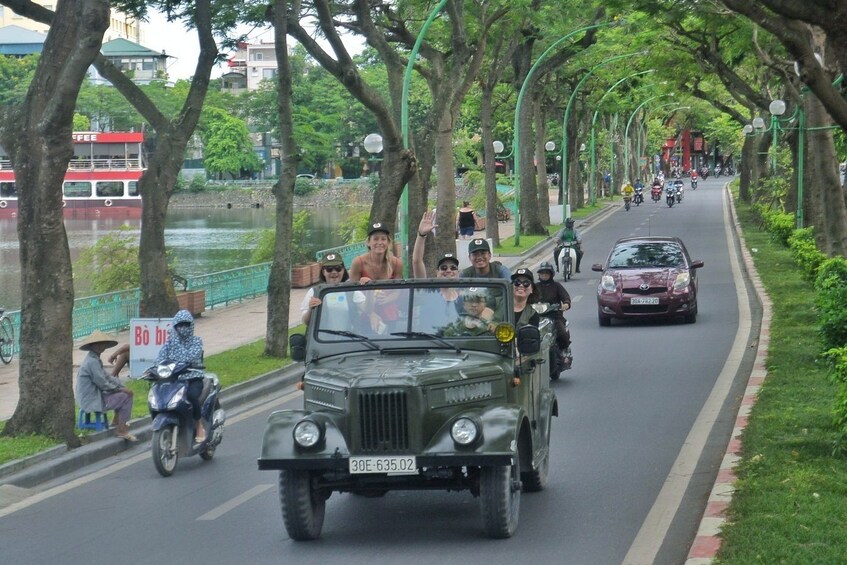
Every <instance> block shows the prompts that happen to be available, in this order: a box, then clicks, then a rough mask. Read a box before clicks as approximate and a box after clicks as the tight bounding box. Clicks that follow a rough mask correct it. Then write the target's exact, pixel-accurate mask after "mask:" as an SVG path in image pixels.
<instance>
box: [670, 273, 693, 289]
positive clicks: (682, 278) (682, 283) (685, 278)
mask: <svg viewBox="0 0 847 565" xmlns="http://www.w3.org/2000/svg"><path fill="white" fill-rule="evenodd" d="M690 282H691V273H690V272H689V271H683V272H681V273H679V274H678V275H677V276H676V280H675V281H674V282H673V289H674V290H685V289H686V288H688V283H690Z"/></svg>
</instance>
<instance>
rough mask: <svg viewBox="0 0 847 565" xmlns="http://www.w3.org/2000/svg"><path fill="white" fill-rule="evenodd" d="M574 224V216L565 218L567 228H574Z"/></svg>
mask: <svg viewBox="0 0 847 565" xmlns="http://www.w3.org/2000/svg"><path fill="white" fill-rule="evenodd" d="M573 225H574V221H573V218H568V219H567V220H565V227H566V228H572V227H573Z"/></svg>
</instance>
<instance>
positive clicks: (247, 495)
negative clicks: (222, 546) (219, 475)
mask: <svg viewBox="0 0 847 565" xmlns="http://www.w3.org/2000/svg"><path fill="white" fill-rule="evenodd" d="M273 486H274V485H273V483H271V484H267V485H256V486H254V487H253V488H251V489H250V490H248V491H247V492H244V493H241V494H239V495H238V496H236V497H235V498H232V499H230V500H228V501H226V502H224V503H223V504H221V505H220V506H218V507H217V508H213V509H212V510H209V511H208V512H206V513H205V514H203V515H202V516H199V517H198V518H197V519H198V520H217V519H218V518H220V517H221V516H223V515H224V514H226V513H227V512H229V511H230V510H232V509H234V508H237V507H239V506H241V505H242V504H244V503H245V502H247V501H248V500H250V499H252V498H255V497H257V496H259V495H260V494H262V493H263V492H265V491H266V490H269V489H272V488H273Z"/></svg>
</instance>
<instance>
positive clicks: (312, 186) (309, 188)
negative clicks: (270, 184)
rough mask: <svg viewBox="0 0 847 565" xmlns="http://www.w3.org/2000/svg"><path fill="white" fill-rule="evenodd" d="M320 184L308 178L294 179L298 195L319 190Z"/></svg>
mask: <svg viewBox="0 0 847 565" xmlns="http://www.w3.org/2000/svg"><path fill="white" fill-rule="evenodd" d="M317 188H318V184H317V183H316V182H312V181H311V180H310V179H307V178H299V179H296V180H295V181H294V194H295V195H297V196H306V195H307V194H311V193H312V192H314V191H315V190H317Z"/></svg>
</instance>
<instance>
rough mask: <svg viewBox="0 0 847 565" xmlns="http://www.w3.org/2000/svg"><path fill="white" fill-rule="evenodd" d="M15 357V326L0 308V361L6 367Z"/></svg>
mask: <svg viewBox="0 0 847 565" xmlns="http://www.w3.org/2000/svg"><path fill="white" fill-rule="evenodd" d="M14 356H15V326H14V325H13V324H12V319H11V318H9V317H8V316H7V315H6V310H4V309H3V308H0V361H3V363H4V364H6V365H8V364H9V363H11V362H12V358H13V357H14Z"/></svg>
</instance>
